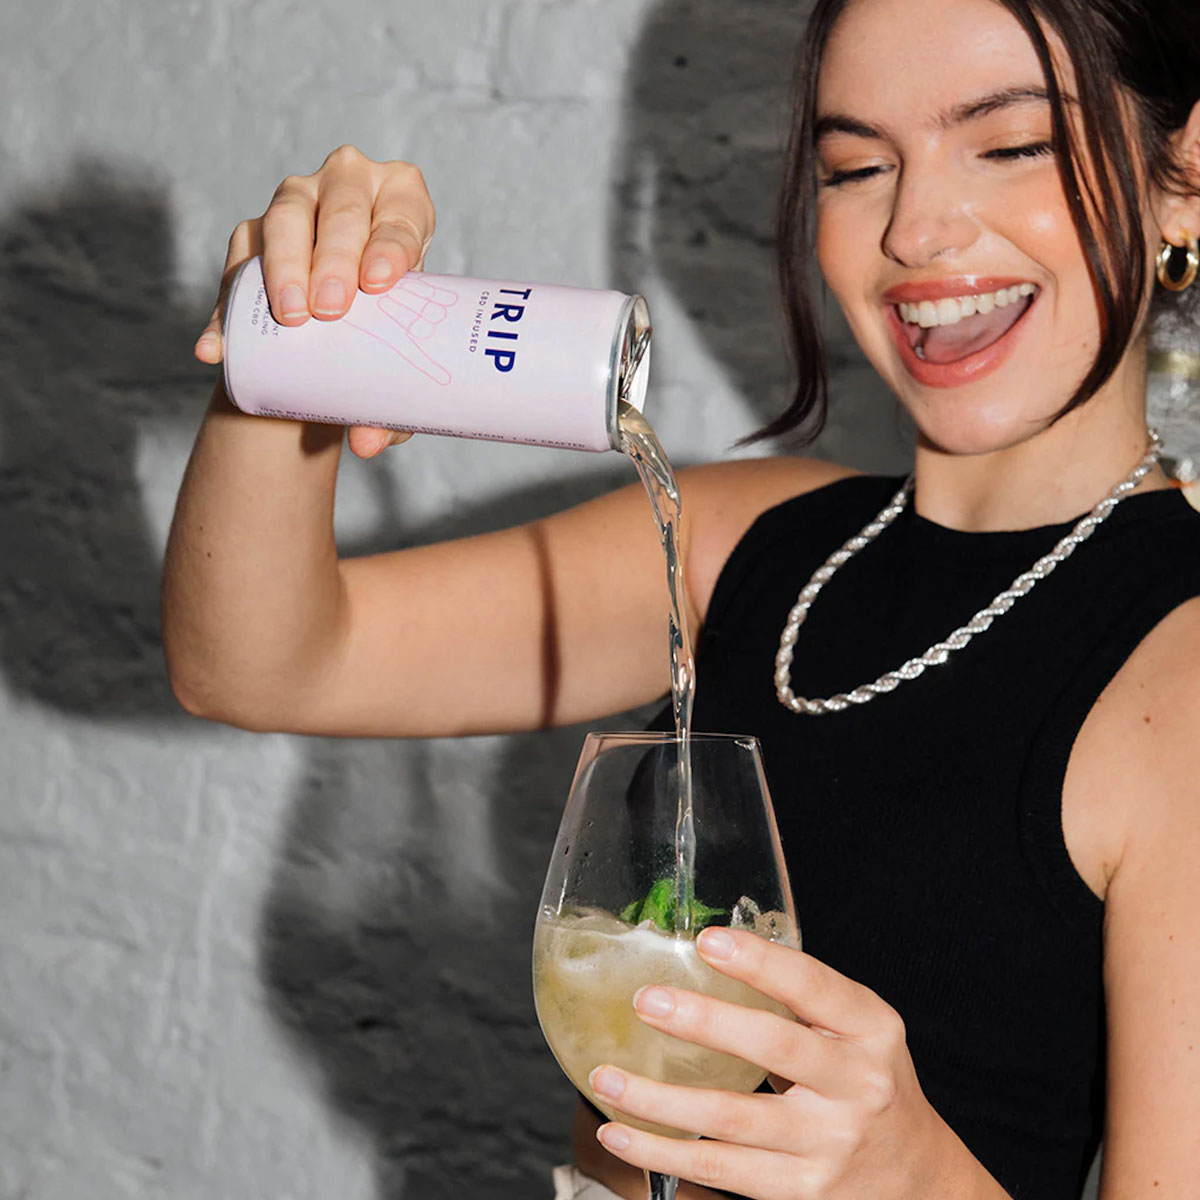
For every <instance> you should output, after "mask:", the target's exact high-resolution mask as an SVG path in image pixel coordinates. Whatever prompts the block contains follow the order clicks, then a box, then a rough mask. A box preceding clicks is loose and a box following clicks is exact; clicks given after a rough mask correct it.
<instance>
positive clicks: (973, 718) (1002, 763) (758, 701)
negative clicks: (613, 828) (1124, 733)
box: [655, 477, 1200, 1200]
mask: <svg viewBox="0 0 1200 1200" xmlns="http://www.w3.org/2000/svg"><path fill="white" fill-rule="evenodd" d="M900 483H901V480H899V479H885V478H878V477H855V478H851V479H846V480H842V481H840V482H838V483H835V484H832V485H830V486H828V487H825V488H822V489H820V490H818V491H816V492H813V493H810V494H808V495H806V496H800V497H797V498H795V499H793V500H789V501H787V502H786V503H784V504H781V505H780V506H778V507H777V508H774V509H771V510H770V511H768V512H766V513H764V514H763V515H762V516H760V517H759V518H758V520H757V521H756V522H755V524H754V525H753V526H752V527H751V529H750V530H749V532H748V533H747V534H746V536H745V537H744V538H743V539H742V541H741V542H740V543H739V544H738V546H737V547H736V548H735V550H734V551H733V554H732V555H731V556H730V558H729V560H728V562H727V563H726V565H725V567H724V570H723V571H722V573H721V576H720V578H719V580H718V582H717V585H716V589H715V591H714V593H713V597H712V602H711V604H710V607H709V612H708V617H707V620H706V622H705V626H704V630H703V633H702V636H701V638H700V642H699V645H698V648H697V653H698V661H697V695H696V709H695V725H694V727H695V728H696V729H697V730H698V731H700V730H704V731H712V732H725V733H753V734H757V736H758V737H759V738H760V740H761V742H762V745H763V753H764V759H765V765H766V772H767V777H768V782H769V785H770V788H771V793H772V797H773V800H774V805H775V810H776V814H777V818H778V822H779V828H780V833H781V836H782V840H783V847H784V851H785V854H786V856H787V861H788V869H789V872H790V874H791V882H792V888H793V891H794V893H795V898H796V911H797V913H798V915H799V919H800V925H801V931H802V935H803V940H804V948H805V949H806V950H807V951H808V952H809V953H811V954H813V955H815V956H816V957H817V958H819V959H821V960H822V961H824V962H826V963H828V964H829V965H830V966H832V967H834V968H835V969H836V970H838V971H840V972H842V973H843V974H845V975H847V976H849V977H851V978H853V979H856V980H858V981H859V982H861V983H863V984H866V985H867V986H868V987H870V988H871V989H873V990H874V991H875V992H877V993H878V994H879V995H880V996H882V997H883V999H884V1000H886V1001H887V1002H888V1003H889V1004H891V1005H892V1006H893V1007H894V1008H895V1009H896V1010H897V1011H898V1012H899V1013H900V1015H901V1016H902V1017H903V1019H904V1021H905V1023H906V1026H907V1030H908V1041H909V1047H910V1050H911V1052H912V1057H913V1060H914V1062H915V1064H916V1069H917V1074H918V1076H919V1079H920V1082H921V1086H922V1087H923V1089H924V1091H925V1094H926V1096H927V1097H928V1099H929V1101H930V1102H931V1103H932V1104H933V1106H934V1107H935V1108H936V1109H937V1110H938V1112H939V1113H940V1114H941V1115H942V1117H943V1118H944V1119H945V1120H946V1121H947V1122H948V1124H950V1126H951V1127H952V1128H953V1129H954V1130H955V1131H956V1132H957V1133H958V1135H959V1136H960V1137H961V1138H962V1139H963V1141H964V1142H965V1143H966V1145H967V1146H968V1147H969V1148H970V1149H971V1151H972V1152H973V1153H974V1154H975V1155H976V1157H977V1158H979V1160H980V1161H981V1162H982V1163H983V1164H984V1166H986V1167H987V1168H988V1170H989V1171H991V1173H992V1174H993V1175H994V1176H995V1177H996V1179H997V1180H998V1181H999V1182H1000V1183H1001V1184H1002V1185H1003V1186H1004V1187H1005V1188H1006V1190H1007V1191H1008V1192H1009V1194H1010V1195H1011V1196H1012V1197H1014V1200H1068V1198H1070V1200H1074V1198H1076V1197H1078V1196H1079V1194H1080V1191H1081V1189H1082V1187H1083V1184H1084V1181H1085V1179H1086V1175H1087V1171H1088V1167H1089V1165H1090V1163H1091V1160H1092V1158H1093V1155H1094V1153H1095V1151H1096V1148H1097V1145H1098V1143H1099V1140H1100V1135H1101V1128H1102V1118H1103V1111H1104V1077H1105V1070H1104V1067H1105V1063H1104V996H1103V989H1102V978H1101V957H1102V937H1101V933H1102V922H1103V917H1104V906H1103V904H1102V903H1101V901H1100V900H1098V899H1097V898H1096V896H1095V895H1094V894H1093V893H1092V892H1091V891H1090V889H1089V888H1088V887H1087V885H1086V884H1085V883H1084V882H1083V881H1082V880H1081V879H1080V877H1079V875H1078V874H1077V872H1076V871H1075V869H1074V866H1073V865H1072V863H1071V860H1070V857H1069V856H1068V853H1067V849H1066V845H1065V842H1064V840H1063V831H1062V819H1061V799H1062V783H1063V778H1064V775H1065V772H1066V766H1067V759H1068V756H1069V754H1070V751H1071V747H1072V744H1073V742H1074V740H1075V736H1076V734H1077V733H1078V731H1079V729H1080V727H1081V725H1082V724H1083V721H1084V719H1085V717H1086V716H1087V714H1088V712H1089V711H1090V709H1091V707H1092V705H1093V704H1094V702H1095V701H1096V699H1097V697H1098V696H1099V694H1100V692H1101V691H1102V690H1103V688H1104V687H1105V685H1106V684H1107V683H1108V682H1109V680H1110V679H1112V677H1113V676H1114V674H1115V673H1116V672H1117V670H1118V668H1119V667H1120V666H1121V665H1122V663H1123V662H1124V661H1125V660H1126V658H1127V657H1128V656H1129V654H1130V652H1131V651H1132V650H1133V649H1134V648H1135V647H1136V646H1137V644H1138V643H1139V642H1140V641H1141V640H1142V638H1143V637H1144V636H1145V635H1146V634H1147V633H1148V632H1149V631H1150V629H1151V628H1152V627H1153V626H1154V625H1155V624H1156V623H1157V622H1158V621H1159V620H1161V619H1162V617H1164V616H1165V615H1166V614H1167V613H1168V612H1170V611H1171V610H1172V609H1173V608H1175V607H1176V606H1178V605H1179V604H1180V603H1182V602H1183V601H1185V600H1187V599H1189V598H1191V597H1193V596H1196V595H1200V514H1197V513H1195V512H1193V511H1192V509H1191V508H1190V507H1189V506H1188V504H1187V502H1186V500H1185V499H1184V498H1183V497H1182V496H1181V495H1180V493H1178V492H1177V491H1173V490H1172V491H1162V492H1151V493H1147V494H1145V495H1141V496H1134V497H1131V498H1129V499H1128V500H1126V501H1124V502H1123V503H1122V504H1120V505H1119V506H1118V507H1117V509H1116V510H1115V511H1114V513H1113V514H1112V516H1111V517H1110V518H1109V520H1108V521H1107V522H1106V523H1105V524H1104V525H1102V526H1101V527H1100V528H1099V529H1098V530H1097V531H1096V532H1095V533H1094V534H1093V536H1092V537H1091V539H1090V540H1089V541H1087V542H1086V543H1084V544H1083V545H1082V546H1080V547H1079V548H1078V549H1077V550H1076V552H1075V553H1074V554H1073V555H1072V556H1071V557H1070V558H1069V559H1067V560H1066V562H1064V563H1062V564H1061V565H1060V566H1059V567H1058V568H1057V570H1056V571H1055V572H1054V573H1053V575H1052V576H1051V577H1050V578H1049V579H1046V580H1044V581H1042V582H1040V583H1039V584H1037V586H1036V587H1035V588H1034V589H1033V591H1032V592H1030V593H1029V594H1028V595H1027V596H1026V597H1024V598H1023V599H1021V600H1020V601H1018V602H1017V604H1016V606H1015V607H1014V609H1013V610H1012V611H1011V612H1010V613H1008V614H1007V615H1005V616H1004V617H1002V618H1001V619H999V620H998V621H997V622H996V623H995V625H994V626H993V627H992V628H991V629H990V630H988V631H987V632H986V633H984V634H981V635H979V636H978V637H977V638H976V640H975V641H974V642H973V643H972V644H971V645H970V646H968V647H967V648H966V649H965V650H962V651H961V652H959V653H957V654H955V655H953V656H952V658H951V660H950V662H948V663H947V664H946V665H944V666H940V667H936V668H933V669H931V670H929V671H927V672H926V673H925V674H924V675H923V676H922V677H921V678H919V679H917V680H914V681H910V682H906V683H904V684H902V685H901V686H900V688H899V689H898V690H897V691H896V692H894V693H892V694H890V695H886V696H883V697H880V698H877V699H875V700H873V701H871V702H870V703H869V704H867V705H865V706H863V707H861V708H854V709H851V710H849V711H847V712H843V713H835V714H831V715H827V716H821V717H808V716H796V715H794V714H792V713H790V712H788V711H787V710H785V709H784V708H783V707H782V706H781V705H780V704H779V702H778V701H777V699H776V697H775V689H774V682H773V673H774V659H775V653H776V650H777V649H778V645H779V636H780V633H781V631H782V628H783V625H784V623H785V621H786V619H787V614H788V610H789V609H790V608H791V606H792V605H793V604H794V603H795V600H796V595H797V593H798V592H799V591H800V589H801V588H802V587H803V586H804V584H805V583H807V582H808V579H809V576H810V575H811V574H812V572H813V571H814V570H815V569H816V568H817V567H818V566H819V565H820V564H821V563H822V562H824V560H825V559H826V557H828V555H829V554H830V552H831V551H832V550H834V549H835V548H837V547H838V546H840V545H841V544H842V543H843V542H844V541H845V540H846V539H847V538H848V537H850V536H851V535H852V534H854V533H857V532H858V530H859V529H861V528H862V526H864V525H865V524H866V523H867V522H868V521H869V520H870V519H871V518H872V517H874V516H875V514H876V513H877V512H878V511H879V510H880V509H881V508H882V507H883V506H884V505H885V504H886V503H887V501H888V499H889V498H890V497H891V496H892V495H893V493H894V492H895V491H896V489H897V488H898V487H899V486H900ZM1071 524H1072V523H1068V524H1065V525H1061V526H1054V527H1044V528H1040V529H1032V530H1025V531H1021V532H1015V533H982V534H980V533H961V532H958V531H954V530H949V529H945V528H943V527H941V526H938V525H935V524H933V523H932V522H930V521H927V520H925V519H923V518H921V517H920V516H918V515H917V514H916V513H915V512H914V511H913V509H912V507H911V505H910V506H909V508H907V509H906V510H905V512H904V513H903V514H902V515H901V516H900V517H899V518H898V519H897V520H896V522H895V523H894V524H893V525H892V526H891V527H889V528H888V529H887V530H885V531H884V532H883V533H882V534H880V536H879V537H878V539H877V540H876V541H874V542H872V543H871V544H870V545H869V546H867V547H866V549H864V550H863V551H861V552H860V553H859V554H858V555H857V556H856V557H855V558H853V559H851V561H850V562H849V563H847V564H846V565H845V566H844V567H843V568H842V569H841V570H840V571H839V572H838V573H837V574H836V575H835V577H834V578H833V580H832V581H831V582H830V583H828V584H827V585H826V587H825V588H824V590H823V591H822V592H821V594H820V596H819V597H818V598H817V600H816V601H815V603H814V604H813V606H812V609H811V611H810V613H809V616H808V619H807V621H806V623H805V625H804V626H803V627H802V628H801V630H800V636H799V639H798V641H797V645H796V657H795V662H794V664H793V667H792V686H793V688H794V689H795V691H796V693H797V694H798V695H805V696H829V695H832V694H834V693H836V692H840V691H849V690H850V689H851V688H853V687H855V686H857V685H859V684H862V683H867V682H870V681H872V680H874V679H876V678H877V677H878V676H879V675H881V674H883V672H884V671H887V670H891V669H892V668H894V667H896V666H899V665H900V664H901V663H902V662H904V661H905V660H906V659H908V658H910V657H912V656H914V655H917V654H920V653H921V652H923V651H924V650H925V649H926V648H927V647H928V646H930V645H932V644H933V643H934V642H936V641H938V640H940V639H941V638H943V637H945V636H946V635H947V634H948V633H950V632H951V631H952V630H954V629H956V628H957V627H958V626H959V625H962V624H964V623H965V622H966V621H967V620H968V619H969V618H970V617H971V616H972V615H973V614H974V613H975V612H976V611H977V610H978V609H980V608H982V607H984V606H985V605H986V604H987V603H988V601H990V600H991V599H992V598H993V597H994V596H995V595H996V594H998V593H999V592H1001V591H1003V590H1004V589H1005V588H1007V587H1008V585H1009V584H1010V583H1011V582H1012V580H1013V579H1014V578H1015V577H1016V576H1017V575H1018V574H1020V573H1021V572H1022V571H1024V570H1026V569H1027V568H1028V567H1030V566H1031V565H1032V564H1033V562H1034V561H1035V560H1036V559H1037V558H1039V557H1040V556H1041V555H1042V554H1044V553H1046V552H1047V551H1048V550H1050V549H1051V548H1052V547H1053V545H1054V544H1055V542H1056V541H1057V540H1058V539H1059V538H1060V537H1061V536H1062V535H1063V534H1065V533H1066V532H1068V530H1069V529H1070V528H1071ZM669 722H670V715H669V713H666V714H664V715H663V716H661V717H660V718H659V720H658V721H656V722H655V724H656V725H659V726H660V727H666V725H668V724H669Z"/></svg>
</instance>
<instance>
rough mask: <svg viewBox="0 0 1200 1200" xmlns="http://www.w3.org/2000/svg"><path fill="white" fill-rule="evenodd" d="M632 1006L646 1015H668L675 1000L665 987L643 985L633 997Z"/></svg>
mask: <svg viewBox="0 0 1200 1200" xmlns="http://www.w3.org/2000/svg"><path fill="white" fill-rule="evenodd" d="M633 1003H634V1007H635V1008H636V1009H637V1010H638V1012H641V1013H645V1014H646V1016H648V1017H669V1016H670V1015H671V1014H672V1013H673V1012H674V1011H675V1001H674V1000H672V999H671V993H670V992H668V991H667V990H666V989H665V988H660V987H644V988H640V989H639V990H638V993H637V995H636V996H634V998H633Z"/></svg>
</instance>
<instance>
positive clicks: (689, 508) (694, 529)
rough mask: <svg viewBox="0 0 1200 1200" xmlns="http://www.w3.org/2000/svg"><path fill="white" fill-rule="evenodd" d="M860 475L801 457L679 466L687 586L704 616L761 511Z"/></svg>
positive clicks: (843, 468)
mask: <svg viewBox="0 0 1200 1200" xmlns="http://www.w3.org/2000/svg"><path fill="white" fill-rule="evenodd" d="M857 474H860V472H858V471H853V470H851V469H850V468H849V467H843V466H839V465H838V464H837V463H830V462H823V461H822V460H820V459H816V458H798V457H775V458H747V459H737V460H734V461H732V462H722V463H709V464H707V465H705V466H699V467H689V468H687V469H686V470H684V471H681V472H680V476H679V486H680V491H681V493H682V495H683V505H684V522H685V529H686V537H687V579H688V588H689V591H690V593H691V596H692V602H693V605H694V606H695V608H696V610H697V612H698V613H699V614H700V616H701V617H703V614H704V613H705V612H706V611H707V609H708V602H709V598H710V597H711V596H712V592H713V588H714V587H715V586H716V582H717V576H718V575H720V573H721V568H722V567H723V566H724V565H725V561H726V559H728V557H729V555H730V554H731V553H732V551H733V548H734V547H735V546H736V545H737V544H738V542H739V541H740V540H741V538H742V537H743V535H744V534H745V533H746V530H748V529H749V528H750V526H751V525H753V524H754V522H755V520H756V519H757V518H758V517H759V516H760V515H761V514H762V513H764V512H766V511H767V509H769V508H774V507H775V505H777V504H782V503H783V502H784V501H785V500H790V499H791V498H792V497H793V496H801V495H804V494H805V493H806V492H812V491H816V490H817V489H818V488H822V487H825V486H826V485H827V484H831V483H836V482H837V481H838V480H840V479H847V478H849V477H850V476H852V475H857Z"/></svg>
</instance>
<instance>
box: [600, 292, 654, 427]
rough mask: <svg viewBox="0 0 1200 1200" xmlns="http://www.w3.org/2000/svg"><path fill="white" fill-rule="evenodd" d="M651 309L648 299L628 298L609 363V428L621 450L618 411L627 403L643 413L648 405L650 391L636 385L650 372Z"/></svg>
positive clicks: (636, 295)
mask: <svg viewBox="0 0 1200 1200" xmlns="http://www.w3.org/2000/svg"><path fill="white" fill-rule="evenodd" d="M652 332H653V326H652V325H651V324H650V306H649V305H648V304H647V303H646V298H645V296H643V295H641V294H640V293H637V292H635V293H634V294H633V295H632V296H626V297H625V302H624V304H622V305H621V311H620V313H619V314H618V316H617V327H616V329H615V330H614V331H613V341H612V348H611V350H610V351H609V359H608V395H607V397H606V414H605V416H606V421H605V424H606V427H607V429H608V441H609V445H610V446H612V448H613V449H614V450H620V449H621V433H620V430H619V429H618V428H617V411H618V408H619V406H620V402H621V401H622V400H625V401H626V402H627V403H629V404H631V405H632V406H633V407H634V408H636V409H637V410H638V411H639V412H640V411H641V410H642V407H643V405H644V403H645V394H646V389H645V388H644V387H640V388H639V387H636V386H635V385H634V381H635V380H636V379H637V377H638V376H639V375H641V374H642V372H646V371H649V369H650V342H649V339H650V335H651V333H652Z"/></svg>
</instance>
